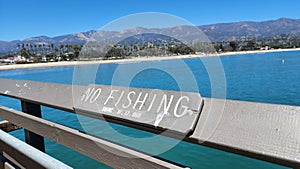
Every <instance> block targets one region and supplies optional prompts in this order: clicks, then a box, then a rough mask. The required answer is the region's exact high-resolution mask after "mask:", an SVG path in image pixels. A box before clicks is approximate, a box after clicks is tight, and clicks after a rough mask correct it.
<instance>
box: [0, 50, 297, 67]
mask: <svg viewBox="0 0 300 169" xmlns="http://www.w3.org/2000/svg"><path fill="white" fill-rule="evenodd" d="M287 51H300V48H294V49H276V50H256V51H239V52H226V53H220V54H208V55H180V56H168V57H141V58H133V59H118V60H99V61H63V62H47V63H31V64H12V65H1V66H0V71H1V70H13V69H28V68H42V67H56V66H75V65H85V64H105V63H120V62H141V61H155V60H171V59H185V58H198V57H214V56H220V57H222V56H234V55H241V54H256V53H267V52H287Z"/></svg>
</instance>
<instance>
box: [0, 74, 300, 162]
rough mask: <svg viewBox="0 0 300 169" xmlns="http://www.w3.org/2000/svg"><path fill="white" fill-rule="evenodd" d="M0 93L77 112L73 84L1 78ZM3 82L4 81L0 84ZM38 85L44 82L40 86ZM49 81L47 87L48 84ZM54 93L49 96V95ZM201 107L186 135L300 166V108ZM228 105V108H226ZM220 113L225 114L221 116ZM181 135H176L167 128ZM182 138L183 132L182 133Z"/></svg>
mask: <svg viewBox="0 0 300 169" xmlns="http://www.w3.org/2000/svg"><path fill="white" fill-rule="evenodd" d="M16 83H17V84H23V85H24V84H25V83H27V84H30V85H33V86H35V87H34V89H33V88H32V89H31V90H32V91H30V94H29V93H24V94H19V92H18V91H19V90H18V88H16V87H14V86H13V87H11V89H10V90H12V91H13V90H14V91H13V92H7V90H6V89H7V88H9V87H6V86H12V85H11V84H16ZM0 84H1V86H0V94H1V95H7V96H10V97H15V98H19V99H23V100H28V101H31V102H34V103H39V104H41V105H45V106H50V107H54V108H58V109H61V110H67V111H69V112H73V113H74V112H75V111H74V110H73V106H74V104H73V100H72V98H73V96H72V87H71V85H60V84H52V83H50V84H49V83H46V84H45V83H40V82H31V81H18V80H7V79H0ZM2 84H5V85H2ZM39 86H42V87H41V88H42V89H43V90H41V89H40V88H39ZM48 86H49V90H46V88H47V87H48ZM73 88H74V89H75V88H76V89H75V91H77V92H80V91H81V92H85V90H86V87H85V86H73ZM49 93H50V96H49V97H48V95H49ZM203 99H204V106H203V109H202V111H201V115H200V118H199V121H198V122H197V125H196V128H195V131H194V133H193V134H192V135H191V136H190V137H186V138H185V139H184V140H185V141H188V142H192V143H195V144H199V145H204V146H209V147H213V148H217V149H221V150H225V151H228V152H233V153H236V154H241V155H245V156H248V157H251V158H257V159H260V160H265V161H269V162H273V163H276V164H281V165H286V166H290V167H294V168H297V167H299V166H300V165H299V159H300V157H299V155H300V154H299V153H297V152H300V150H299V148H300V142H299V141H300V138H299V137H300V134H299V132H300V130H299V129H298V128H299V126H300V107H297V106H288V105H274V104H263V103H254V102H242V101H232V100H221V99H210V98H203ZM223 106H224V107H223ZM76 113H78V114H81V115H85V116H89V117H92V118H97V119H103V118H104V119H105V120H106V121H110V122H114V123H118V124H122V125H126V126H129V127H134V128H137V129H141V130H145V131H150V132H153V133H157V134H158V133H161V132H162V131H161V130H159V129H155V128H151V127H149V126H144V125H141V124H139V123H136V124H135V123H131V122H130V121H126V120H124V119H120V118H112V117H111V116H106V115H103V116H101V117H100V116H99V114H98V113H95V112H90V111H84V110H80V111H77V112H76ZM220 114H221V116H220ZM163 134H166V136H169V137H173V138H177V136H176V134H173V133H168V132H164V133H163ZM179 138H182V137H179Z"/></svg>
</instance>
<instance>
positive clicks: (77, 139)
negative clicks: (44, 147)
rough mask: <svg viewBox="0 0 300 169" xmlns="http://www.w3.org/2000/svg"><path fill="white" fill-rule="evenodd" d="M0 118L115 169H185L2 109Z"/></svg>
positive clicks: (36, 118)
mask: <svg viewBox="0 0 300 169" xmlns="http://www.w3.org/2000/svg"><path fill="white" fill-rule="evenodd" d="M0 117H1V118H4V119H9V121H11V122H12V123H15V124H18V125H19V126H22V127H24V128H26V129H28V130H30V131H32V132H34V133H37V134H39V135H42V136H44V137H47V138H49V139H51V140H53V141H55V142H57V143H59V144H62V145H65V146H66V147H69V148H71V149H73V150H75V151H78V152H80V153H82V154H84V155H86V156H88V157H91V158H93V159H95V160H97V161H99V162H102V163H104V164H106V165H109V166H111V167H114V168H172V169H176V168H182V167H179V166H177V165H174V164H171V163H168V162H166V161H163V160H160V159H157V158H155V157H151V156H149V155H146V154H143V153H140V152H137V151H135V150H132V149H129V148H126V147H123V146H120V145H117V144H115V143H112V142H109V141H106V140H103V139H100V138H97V137H93V136H90V135H87V134H84V133H81V132H79V131H78V130H74V129H71V128H68V127H65V126H62V125H59V124H56V123H53V122H50V121H47V120H44V119H41V118H38V117H35V116H32V115H29V114H25V113H21V112H19V111H16V110H9V109H8V108H5V107H0Z"/></svg>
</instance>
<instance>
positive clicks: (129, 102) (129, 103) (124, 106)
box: [122, 91, 135, 109]
mask: <svg viewBox="0 0 300 169" xmlns="http://www.w3.org/2000/svg"><path fill="white" fill-rule="evenodd" d="M132 94H133V95H135V91H131V92H129V93H128V94H127V100H128V105H127V106H126V105H124V104H122V107H123V108H124V109H127V108H128V107H130V105H131V103H132V100H131V98H130V95H132Z"/></svg>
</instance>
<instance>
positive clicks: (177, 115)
mask: <svg viewBox="0 0 300 169" xmlns="http://www.w3.org/2000/svg"><path fill="white" fill-rule="evenodd" d="M183 99H186V101H187V102H189V101H190V98H189V97H187V96H182V97H180V98H179V99H178V100H177V103H176V105H175V108H174V116H175V117H182V116H184V115H185V114H186V113H187V110H188V107H187V106H183V105H182V104H181V101H182V100H183ZM179 104H180V105H181V108H183V112H182V113H181V114H178V112H177V109H178V106H179Z"/></svg>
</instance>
